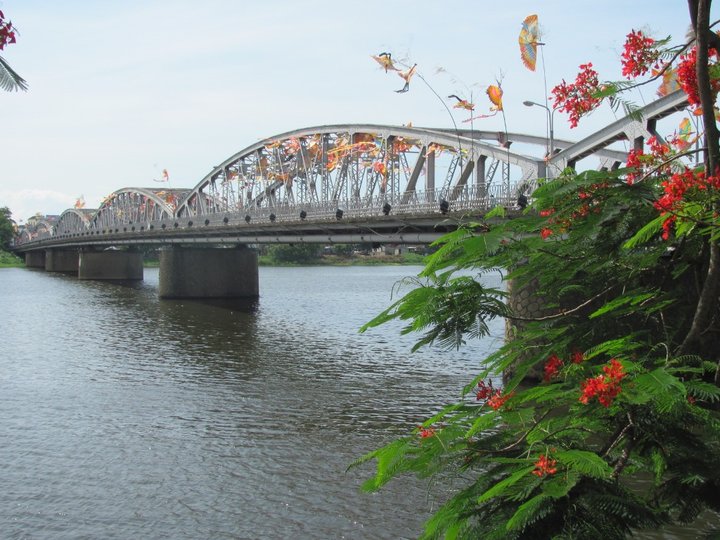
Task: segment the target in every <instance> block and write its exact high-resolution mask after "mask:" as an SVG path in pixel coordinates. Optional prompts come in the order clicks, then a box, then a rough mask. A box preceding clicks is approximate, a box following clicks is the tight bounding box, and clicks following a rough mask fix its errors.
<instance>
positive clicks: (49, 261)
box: [45, 249, 79, 275]
mask: <svg viewBox="0 0 720 540" xmlns="http://www.w3.org/2000/svg"><path fill="white" fill-rule="evenodd" d="M78 258H79V255H78V252H77V250H75V249H47V250H45V271H47V272H63V273H66V274H75V275H77V271H78Z"/></svg>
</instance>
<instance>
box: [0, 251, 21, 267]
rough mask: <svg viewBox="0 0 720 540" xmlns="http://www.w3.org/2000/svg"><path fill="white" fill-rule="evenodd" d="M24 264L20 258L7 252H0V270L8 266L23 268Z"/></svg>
mask: <svg viewBox="0 0 720 540" xmlns="http://www.w3.org/2000/svg"><path fill="white" fill-rule="evenodd" d="M24 264H25V263H24V262H23V260H22V259H21V258H20V257H17V256H16V255H14V254H12V253H8V252H7V251H2V250H0V268H3V267H10V266H24Z"/></svg>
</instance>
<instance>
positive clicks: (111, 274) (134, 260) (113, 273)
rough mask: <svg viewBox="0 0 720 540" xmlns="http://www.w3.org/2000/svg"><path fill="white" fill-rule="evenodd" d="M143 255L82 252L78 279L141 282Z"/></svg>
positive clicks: (108, 251)
mask: <svg viewBox="0 0 720 540" xmlns="http://www.w3.org/2000/svg"><path fill="white" fill-rule="evenodd" d="M142 278H143V259H142V253H139V252H137V251H120V250H106V251H81V252H80V260H79V262H78V279H94V280H106V279H114V280H141V279H142Z"/></svg>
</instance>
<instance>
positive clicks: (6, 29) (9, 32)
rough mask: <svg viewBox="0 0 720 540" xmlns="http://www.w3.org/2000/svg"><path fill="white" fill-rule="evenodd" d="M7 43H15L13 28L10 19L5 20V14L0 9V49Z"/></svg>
mask: <svg viewBox="0 0 720 540" xmlns="http://www.w3.org/2000/svg"><path fill="white" fill-rule="evenodd" d="M8 43H15V28H14V27H13V25H12V23H11V22H10V21H7V22H5V15H3V12H2V11H0V51H2V50H3V49H4V48H5V45H7V44H8Z"/></svg>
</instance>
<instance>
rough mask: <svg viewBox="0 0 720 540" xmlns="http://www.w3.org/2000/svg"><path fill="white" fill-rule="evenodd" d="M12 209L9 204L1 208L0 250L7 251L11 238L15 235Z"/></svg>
mask: <svg viewBox="0 0 720 540" xmlns="http://www.w3.org/2000/svg"><path fill="white" fill-rule="evenodd" d="M11 215H12V214H11V213H10V209H9V208H8V207H7V206H3V207H2V208H0V250H4V251H7V249H8V247H9V246H10V240H12V238H13V236H14V235H15V228H14V225H13V221H12V220H11V218H10V216H11Z"/></svg>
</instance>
